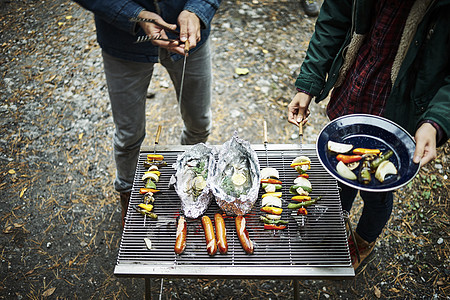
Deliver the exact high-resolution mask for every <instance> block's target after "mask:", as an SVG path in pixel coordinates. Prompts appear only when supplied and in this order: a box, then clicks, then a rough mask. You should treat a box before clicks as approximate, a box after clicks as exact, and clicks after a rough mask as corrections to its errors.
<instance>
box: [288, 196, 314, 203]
mask: <svg viewBox="0 0 450 300" xmlns="http://www.w3.org/2000/svg"><path fill="white" fill-rule="evenodd" d="M291 199H292V200H294V201H297V202H305V201H309V200H311V197H310V196H300V195H297V196H294V197H292V198H291Z"/></svg>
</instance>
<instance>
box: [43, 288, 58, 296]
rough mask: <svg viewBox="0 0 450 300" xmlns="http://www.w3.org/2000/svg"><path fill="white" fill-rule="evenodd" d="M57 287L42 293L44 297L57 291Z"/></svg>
mask: <svg viewBox="0 0 450 300" xmlns="http://www.w3.org/2000/svg"><path fill="white" fill-rule="evenodd" d="M55 290H56V288H54V287H52V288H49V289H48V290H46V291H45V292H43V293H42V296H43V297H48V296H51V295H52V294H53V293H54V292H55Z"/></svg>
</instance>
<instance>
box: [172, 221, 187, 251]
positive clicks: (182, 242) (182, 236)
mask: <svg viewBox="0 0 450 300" xmlns="http://www.w3.org/2000/svg"><path fill="white" fill-rule="evenodd" d="M186 235H187V224H186V219H185V218H184V217H183V216H180V218H179V219H178V226H177V239H176V242H175V253H176V254H181V253H183V251H184V248H186Z"/></svg>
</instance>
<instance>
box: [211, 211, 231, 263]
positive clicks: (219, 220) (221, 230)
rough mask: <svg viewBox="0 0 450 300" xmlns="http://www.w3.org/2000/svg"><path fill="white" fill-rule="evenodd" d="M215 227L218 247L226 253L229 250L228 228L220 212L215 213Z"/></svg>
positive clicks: (221, 251) (222, 252)
mask: <svg viewBox="0 0 450 300" xmlns="http://www.w3.org/2000/svg"><path fill="white" fill-rule="evenodd" d="M214 227H215V228H216V237H217V247H218V248H219V252H220V253H221V254H225V253H227V251H228V242H227V229H226V227H225V221H224V219H223V217H222V215H221V214H219V213H216V214H215V215H214Z"/></svg>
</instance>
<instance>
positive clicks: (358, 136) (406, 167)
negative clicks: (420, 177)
mask: <svg viewBox="0 0 450 300" xmlns="http://www.w3.org/2000/svg"><path fill="white" fill-rule="evenodd" d="M328 141H334V142H337V143H344V144H352V145H353V148H372V149H380V150H381V151H382V152H386V151H388V150H392V151H393V152H394V155H392V156H391V158H390V159H389V160H390V161H391V162H392V163H394V165H395V167H396V168H397V170H398V174H397V175H388V176H386V179H385V181H384V182H380V181H378V180H377V179H375V176H374V174H372V180H371V182H370V183H369V184H362V183H359V182H358V180H349V179H346V178H343V177H342V176H341V175H339V174H338V173H337V171H336V165H337V163H338V161H337V159H336V153H332V152H331V151H329V150H328ZM415 148H416V144H415V142H414V139H413V138H412V136H411V135H410V134H409V133H408V132H407V131H406V130H404V129H403V128H401V127H400V126H399V125H397V124H396V123H394V122H392V121H390V120H388V119H385V118H382V117H378V116H372V115H365V114H354V115H347V116H343V117H340V118H337V119H335V120H333V121H332V122H330V123H328V124H327V125H326V126H325V127H324V128H323V129H322V131H321V132H320V134H319V137H318V139H317V144H316V151H317V156H318V157H319V161H320V163H321V164H322V165H323V166H324V168H325V169H326V170H327V171H328V173H330V174H331V176H333V177H334V178H336V179H337V180H338V181H340V182H342V183H343V184H345V185H348V186H350V187H353V188H356V189H359V190H364V191H369V192H386V191H392V190H395V189H398V188H400V187H402V186H404V185H406V184H407V183H408V182H409V181H411V180H412V179H413V178H414V177H415V176H416V174H417V173H418V172H419V168H420V166H419V164H415V163H414V162H413V160H412V159H413V155H414V150H415ZM358 169H359V168H356V169H355V170H353V172H354V173H355V174H356V175H358Z"/></svg>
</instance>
